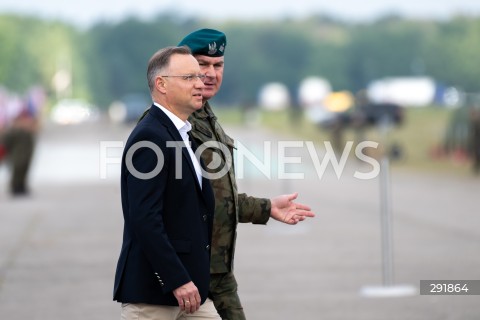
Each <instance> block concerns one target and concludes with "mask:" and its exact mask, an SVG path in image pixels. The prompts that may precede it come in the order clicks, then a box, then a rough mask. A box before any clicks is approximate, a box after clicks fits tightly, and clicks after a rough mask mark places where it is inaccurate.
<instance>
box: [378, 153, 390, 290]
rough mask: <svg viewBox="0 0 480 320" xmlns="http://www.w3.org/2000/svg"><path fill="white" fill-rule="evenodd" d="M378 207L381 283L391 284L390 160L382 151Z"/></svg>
mask: <svg viewBox="0 0 480 320" xmlns="http://www.w3.org/2000/svg"><path fill="white" fill-rule="evenodd" d="M380 197H381V198H380V208H381V212H380V214H381V226H382V228H381V229H382V230H381V232H382V266H383V285H384V286H391V285H393V241H392V212H391V202H390V161H389V159H388V154H387V153H386V152H384V153H383V155H382V159H381V162H380Z"/></svg>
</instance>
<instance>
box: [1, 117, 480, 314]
mask: <svg viewBox="0 0 480 320" xmlns="http://www.w3.org/2000/svg"><path fill="white" fill-rule="evenodd" d="M226 129H227V132H228V133H230V135H231V136H233V137H234V138H236V139H237V140H238V141H239V142H240V143H242V144H243V145H245V146H248V149H249V150H250V152H251V154H253V155H255V157H257V158H258V161H259V162H260V163H263V164H264V166H263V167H261V166H259V165H257V167H254V166H252V165H251V164H250V165H249V164H248V163H246V164H245V167H244V168H243V169H244V171H243V175H244V178H243V179H240V180H239V181H238V184H239V189H240V190H241V191H243V192H246V193H248V194H250V195H255V196H260V197H273V196H275V195H278V194H283V193H290V192H293V191H298V192H299V194H300V196H299V199H298V201H299V202H302V203H306V204H309V205H310V206H311V207H312V209H313V210H314V211H315V213H316V214H317V216H316V217H315V218H313V219H309V220H308V221H305V222H303V223H301V224H299V225H296V226H287V225H283V224H281V223H279V222H277V221H271V222H269V223H268V224H267V226H259V225H251V224H241V225H240V226H239V229H238V238H237V250H236V259H235V274H236V276H237V280H238V282H239V293H240V297H241V298H242V302H243V304H244V308H245V311H246V315H247V318H248V319H251V320H257V319H258V320H270V319H272V320H273V319H315V320H316V319H328V320H334V319H339V320H340V319H341V320H350V319H352V320H354V319H359V320H376V319H378V320H383V319H395V320H396V319H398V320H405V319H408V320H416V319H419V320H420V319H422V320H424V319H435V320H437V319H445V320H446V319H461V320H468V319H472V320H473V319H480V295H470V296H468V295H462V296H453V295H441V296H440V295H419V293H418V289H419V284H420V280H480V210H479V205H480V199H479V195H480V178H476V177H470V176H449V175H442V176H439V175H430V174H424V173H412V172H399V171H398V170H392V174H391V177H390V178H391V180H390V181H391V184H390V185H391V192H390V195H391V198H390V200H391V201H390V204H391V208H392V210H391V211H392V215H393V232H392V233H391V235H392V238H393V246H392V248H393V251H392V255H393V277H392V279H391V280H392V282H393V283H392V284H391V285H388V286H387V285H384V279H383V276H382V270H383V267H382V266H383V265H382V262H384V259H383V258H382V257H383V256H382V241H381V238H382V237H381V235H382V233H381V230H382V228H381V218H380V216H381V215H380V213H381V209H380V208H381V203H382V199H383V198H382V197H381V196H380V178H379V177H378V176H377V177H376V178H374V179H367V180H361V179H358V178H355V176H354V175H355V172H357V173H358V172H364V173H365V172H369V171H371V170H372V165H370V164H368V163H366V162H362V161H348V163H347V164H346V167H345V170H343V171H341V172H340V174H339V177H337V175H336V173H335V171H334V170H333V169H332V168H333V167H332V166H331V165H329V166H328V167H327V169H326V170H325V172H323V171H322V172H319V171H317V170H316V169H315V167H314V160H312V159H313V158H312V152H311V151H312V150H311V149H310V150H309V149H308V147H307V144H306V143H300V144H298V143H297V144H294V145H296V147H290V148H288V150H287V151H285V153H282V152H283V151H282V149H281V146H282V143H283V141H286V140H291V139H285V138H284V137H280V136H278V135H273V134H272V133H270V132H268V131H265V130H261V129H258V128H240V127H232V128H226ZM129 132H130V128H129V127H126V126H112V125H109V124H106V123H104V122H99V123H95V124H84V125H78V126H66V127H59V126H54V125H47V126H46V127H45V128H44V129H43V131H42V133H41V134H40V136H39V141H38V148H37V150H36V155H35V162H34V166H33V168H32V174H31V188H32V195H31V196H30V197H27V198H11V197H10V196H9V195H8V192H7V172H6V170H5V167H4V166H3V165H2V166H1V167H2V168H0V319H8V320H27V319H28V320H37V319H38V320H44V319H45V320H47V319H48V320H65V319H68V320H75V319H89V320H97V319H98V320H100V319H101V320H108V319H119V314H120V307H119V304H117V303H116V302H114V301H112V290H113V277H114V272H115V266H116V261H117V258H118V254H119V250H120V246H121V237H122V227H123V220H122V213H121V209H120V189H119V181H118V168H119V166H118V164H115V163H114V162H115V159H116V157H117V158H118V156H119V155H120V153H121V147H119V145H121V144H122V141H124V140H125V139H126V137H127V136H128V134H129ZM102 141H103V144H102ZM265 141H267V143H265ZM269 143H270V146H271V149H270V150H269V149H268V144H269ZM287 144H288V143H287ZM102 145H103V146H108V148H109V149H108V151H106V152H105V153H102V150H103V151H105V149H102V148H101V146H102ZM290 146H292V145H290ZM315 150H317V151H318V154H317V155H318V157H319V158H320V161H321V159H322V157H323V156H324V155H325V153H324V148H323V147H322V146H316V149H315ZM268 154H271V155H272V159H270V160H271V161H266V160H265V161H264V162H262V161H263V160H264V159H265V158H264V157H265V156H268ZM102 155H106V158H108V159H107V161H106V162H105V161H104V162H102ZM279 155H280V156H282V155H284V158H283V160H282V159H281V158H280V157H279ZM295 157H296V158H295ZM103 158H105V157H103ZM282 161H283V163H287V165H286V167H285V168H283V169H282V168H281V166H278V165H279V164H280V165H281V163H282ZM246 162H248V161H246ZM298 162H300V163H298ZM269 163H273V164H274V165H273V166H272V167H268V164H269ZM259 167H260V169H259ZM266 167H268V168H266ZM237 169H238V166H237ZM317 169H318V167H317ZM287 172H288V173H292V174H297V175H298V174H302V173H303V174H304V177H303V178H302V179H298V177H297V179H288V180H287V179H279V176H281V175H282V173H287ZM400 286H407V287H408V288H413V289H414V292H413V294H410V295H405V296H398V295H391V296H369V295H365V294H363V293H364V292H365V289H368V288H380V289H385V290H383V291H385V292H391V291H392V290H389V289H395V288H400ZM380 291H382V290H380Z"/></svg>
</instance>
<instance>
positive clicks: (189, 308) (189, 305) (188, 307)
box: [185, 300, 192, 313]
mask: <svg viewBox="0 0 480 320" xmlns="http://www.w3.org/2000/svg"><path fill="white" fill-rule="evenodd" d="M185 312H186V313H192V303H191V302H190V300H185Z"/></svg>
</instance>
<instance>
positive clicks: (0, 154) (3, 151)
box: [0, 144, 7, 161]
mask: <svg viewBox="0 0 480 320" xmlns="http://www.w3.org/2000/svg"><path fill="white" fill-rule="evenodd" d="M6 155H7V149H6V148H5V146H4V145H3V144H0V161H1V160H2V159H3V158H5V156H6Z"/></svg>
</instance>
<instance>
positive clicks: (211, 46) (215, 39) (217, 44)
mask: <svg viewBox="0 0 480 320" xmlns="http://www.w3.org/2000/svg"><path fill="white" fill-rule="evenodd" d="M226 45H227V37H225V34H224V33H223V32H220V31H217V30H213V29H200V30H197V31H194V32H192V33H190V34H189V35H187V36H186V37H185V38H183V40H182V41H180V43H179V44H178V46H179V47H180V46H187V47H189V48H190V50H192V53H193V54H200V55H203V56H210V57H222V56H223V54H224V53H225V46H226Z"/></svg>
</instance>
